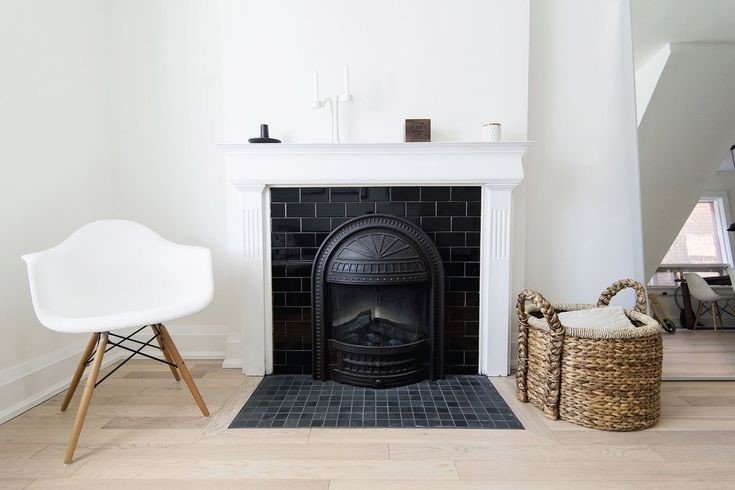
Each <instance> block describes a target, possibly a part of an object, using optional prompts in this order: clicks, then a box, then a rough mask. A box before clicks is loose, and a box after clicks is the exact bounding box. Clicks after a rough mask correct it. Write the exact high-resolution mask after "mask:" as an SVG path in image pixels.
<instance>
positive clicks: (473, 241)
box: [466, 232, 480, 247]
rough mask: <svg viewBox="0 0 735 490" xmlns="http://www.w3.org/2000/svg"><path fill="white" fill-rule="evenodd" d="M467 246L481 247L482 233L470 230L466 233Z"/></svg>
mask: <svg viewBox="0 0 735 490" xmlns="http://www.w3.org/2000/svg"><path fill="white" fill-rule="evenodd" d="M466 240H467V246H468V247H479V246H480V233H475V232H470V233H467V234H466Z"/></svg>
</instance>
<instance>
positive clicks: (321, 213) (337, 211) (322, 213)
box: [316, 202, 345, 218]
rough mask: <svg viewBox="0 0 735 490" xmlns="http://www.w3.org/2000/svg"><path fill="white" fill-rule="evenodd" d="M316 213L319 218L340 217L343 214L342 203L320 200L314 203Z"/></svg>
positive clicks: (343, 206)
mask: <svg viewBox="0 0 735 490" xmlns="http://www.w3.org/2000/svg"><path fill="white" fill-rule="evenodd" d="M316 215H317V217H319V218H330V217H332V216H335V217H341V216H344V215H345V205H344V203H341V202H338V203H332V202H320V203H317V205H316Z"/></svg>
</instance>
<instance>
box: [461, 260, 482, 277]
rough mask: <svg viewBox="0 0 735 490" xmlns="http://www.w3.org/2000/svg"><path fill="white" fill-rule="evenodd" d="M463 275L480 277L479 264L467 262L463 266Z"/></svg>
mask: <svg viewBox="0 0 735 490" xmlns="http://www.w3.org/2000/svg"><path fill="white" fill-rule="evenodd" d="M464 273H465V275H466V276H470V277H479V276H480V263H479V262H467V263H466V264H465V265H464Z"/></svg>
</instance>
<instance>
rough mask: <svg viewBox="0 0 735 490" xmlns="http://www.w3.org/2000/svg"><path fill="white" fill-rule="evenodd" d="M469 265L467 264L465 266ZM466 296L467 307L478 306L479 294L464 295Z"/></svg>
mask: <svg viewBox="0 0 735 490" xmlns="http://www.w3.org/2000/svg"><path fill="white" fill-rule="evenodd" d="M467 265H469V264H467ZM465 294H466V295H467V299H466V301H467V306H479V305H480V294H479V293H465Z"/></svg>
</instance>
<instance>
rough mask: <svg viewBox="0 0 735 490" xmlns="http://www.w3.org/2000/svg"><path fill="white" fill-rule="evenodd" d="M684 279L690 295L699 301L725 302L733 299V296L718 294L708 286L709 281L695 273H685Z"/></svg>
mask: <svg viewBox="0 0 735 490" xmlns="http://www.w3.org/2000/svg"><path fill="white" fill-rule="evenodd" d="M684 279H686V282H687V286H689V293H690V294H691V295H692V296H694V297H695V298H696V299H698V300H699V301H723V300H726V299H729V298H732V295H729V294H728V295H721V294H717V293H716V292H715V291H714V290H713V289H712V287H711V286H710V285H709V284H707V281H705V280H704V279H703V278H702V276H700V275H699V274H697V273H695V272H686V273H684Z"/></svg>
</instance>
